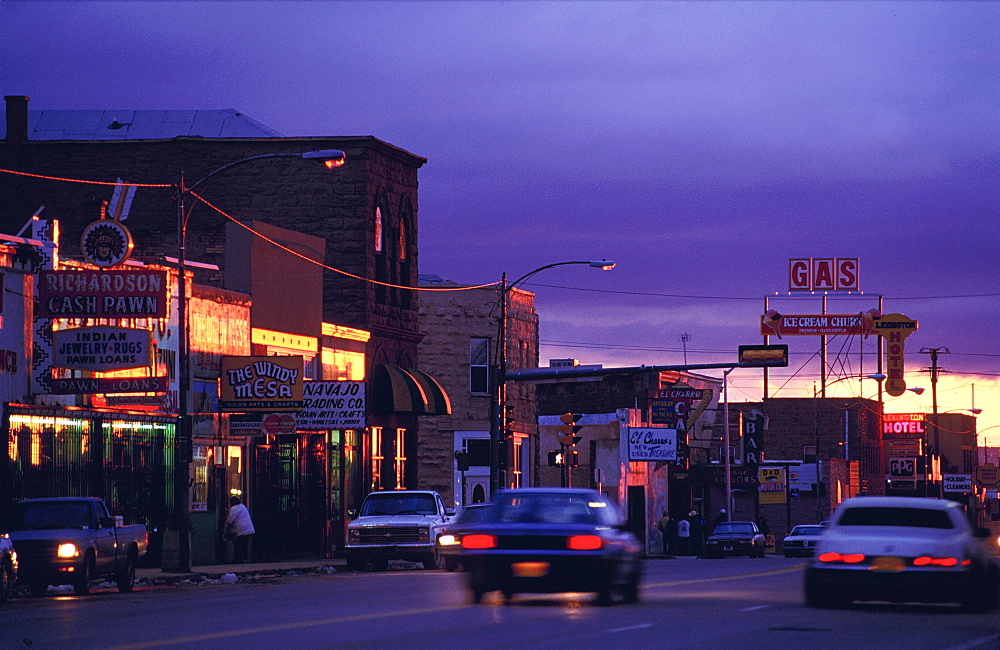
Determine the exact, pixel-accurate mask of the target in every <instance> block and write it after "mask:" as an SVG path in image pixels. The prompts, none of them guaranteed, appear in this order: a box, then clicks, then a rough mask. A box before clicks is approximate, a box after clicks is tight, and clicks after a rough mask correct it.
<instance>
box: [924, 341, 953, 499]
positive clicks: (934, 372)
mask: <svg viewBox="0 0 1000 650" xmlns="http://www.w3.org/2000/svg"><path fill="white" fill-rule="evenodd" d="M920 354H929V355H931V367H930V368H924V372H930V373H931V412H932V413H933V414H934V424H933V427H934V456H937V457H938V458H940V457H941V436H940V429H939V428H938V401H937V382H938V375H939V374H940V373H942V372H949V371H948V370H946V369H944V368H941V367H940V366H938V355H939V354H951V350H949V349H948V348H946V347H943V346H942V347H938V348H920ZM930 452H931V448H930V445H928V446H927V451H926V453H925V455H926V461H925V462H926V464H927V467H926V468H925V469H924V472H925V476H924V496H930V487H929V485H928V484H929V483H930V477H931V474H930V469H931V459H932V458H933V456H932V455H931V453H930ZM936 496H938V497H940V496H941V494H940V492H939V493H938V494H937V495H936Z"/></svg>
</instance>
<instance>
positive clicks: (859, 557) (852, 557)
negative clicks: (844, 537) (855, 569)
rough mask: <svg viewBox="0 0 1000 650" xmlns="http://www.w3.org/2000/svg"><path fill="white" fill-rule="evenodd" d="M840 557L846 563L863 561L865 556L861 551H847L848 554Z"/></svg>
mask: <svg viewBox="0 0 1000 650" xmlns="http://www.w3.org/2000/svg"><path fill="white" fill-rule="evenodd" d="M841 559H843V560H844V562H847V563H848V564H857V563H858V562H864V561H865V556H864V554H862V553H849V554H848V555H844V556H843V557H842V558H841Z"/></svg>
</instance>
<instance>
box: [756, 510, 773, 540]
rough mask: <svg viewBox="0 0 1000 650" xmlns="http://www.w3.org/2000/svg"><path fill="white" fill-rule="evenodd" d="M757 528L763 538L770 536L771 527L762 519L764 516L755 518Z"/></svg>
mask: <svg viewBox="0 0 1000 650" xmlns="http://www.w3.org/2000/svg"><path fill="white" fill-rule="evenodd" d="M757 528H759V529H760V532H761V533H763V535H764V537H767V536H768V535H770V534H771V527H770V526H768V525H767V519H764V515H761V516H760V517H757Z"/></svg>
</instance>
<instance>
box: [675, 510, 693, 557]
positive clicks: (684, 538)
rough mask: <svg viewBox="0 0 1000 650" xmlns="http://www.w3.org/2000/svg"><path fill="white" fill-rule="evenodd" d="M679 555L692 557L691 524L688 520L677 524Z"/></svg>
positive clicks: (682, 520)
mask: <svg viewBox="0 0 1000 650" xmlns="http://www.w3.org/2000/svg"><path fill="white" fill-rule="evenodd" d="M677 555H691V522H690V521H688V520H687V519H681V520H680V521H678V522H677Z"/></svg>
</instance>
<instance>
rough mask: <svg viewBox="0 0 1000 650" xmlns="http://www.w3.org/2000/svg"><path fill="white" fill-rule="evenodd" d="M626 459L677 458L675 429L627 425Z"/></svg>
mask: <svg viewBox="0 0 1000 650" xmlns="http://www.w3.org/2000/svg"><path fill="white" fill-rule="evenodd" d="M628 459H629V460H630V461H633V460H636V461H640V460H653V461H655V460H677V429H666V428H661V429H639V428H635V427H629V428H628Z"/></svg>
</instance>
